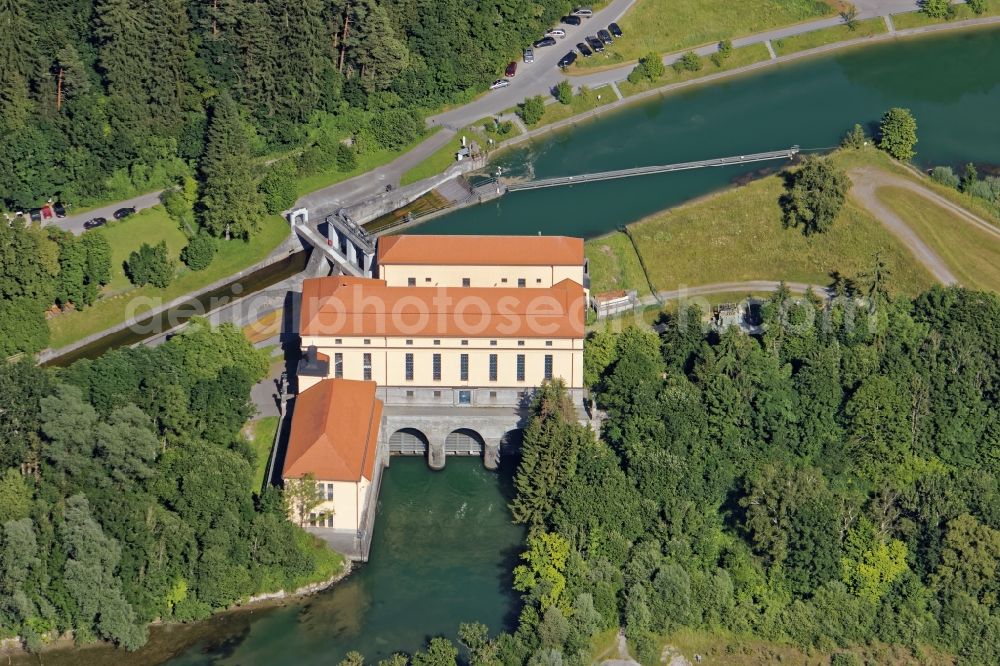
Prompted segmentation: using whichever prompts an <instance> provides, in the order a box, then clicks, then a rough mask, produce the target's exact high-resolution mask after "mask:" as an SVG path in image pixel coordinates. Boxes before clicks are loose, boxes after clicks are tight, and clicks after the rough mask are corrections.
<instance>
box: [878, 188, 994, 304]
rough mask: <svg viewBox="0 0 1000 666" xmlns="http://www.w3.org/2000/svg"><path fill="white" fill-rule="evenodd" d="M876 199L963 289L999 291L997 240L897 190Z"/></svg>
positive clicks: (886, 191)
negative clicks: (918, 240)
mask: <svg viewBox="0 0 1000 666" xmlns="http://www.w3.org/2000/svg"><path fill="white" fill-rule="evenodd" d="M875 194H876V196H877V197H878V198H879V199H880V200H881V201H882V202H883V203H884V204H885V205H887V206H888V207H889V208H891V209H892V210H893V212H895V213H896V214H897V215H899V216H900V217H901V218H903V220H905V221H906V223H907V224H908V225H909V226H910V228H911V229H913V231H914V232H916V234H917V235H918V236H920V238H921V239H923V241H924V242H925V243H927V245H929V246H930V248H931V249H932V250H934V252H935V253H937V255H938V256H940V257H941V258H942V259H943V260H944V262H945V263H946V264H948V268H950V269H951V271H952V272H953V273H954V274H955V276H956V277H957V278H958V279H959V281H960V282H961V283H962V284H963V285H964V286H966V287H970V288H973V289H982V290H989V291H995V292H1000V238H997V237H996V236H994V235H992V234H990V233H987V232H986V231H984V230H982V229H980V228H979V227H977V226H976V225H974V224H972V223H970V222H967V221H965V220H963V219H961V218H959V217H958V216H956V215H955V214H953V213H951V212H950V211H948V210H947V209H945V208H942V207H941V206H938V205H937V204H935V203H933V202H931V201H928V200H927V199H924V198H923V197H920V196H918V195H916V194H914V193H913V192H910V191H909V190H905V189H903V188H898V187H880V188H879V189H877V190H876V191H875Z"/></svg>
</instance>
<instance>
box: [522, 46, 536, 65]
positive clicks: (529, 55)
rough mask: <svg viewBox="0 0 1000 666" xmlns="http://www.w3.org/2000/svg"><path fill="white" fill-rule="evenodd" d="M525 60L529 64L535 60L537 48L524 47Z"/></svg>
mask: <svg viewBox="0 0 1000 666" xmlns="http://www.w3.org/2000/svg"><path fill="white" fill-rule="evenodd" d="M524 62H525V64H527V65H530V64H531V63H533V62H535V50H534V49H524Z"/></svg>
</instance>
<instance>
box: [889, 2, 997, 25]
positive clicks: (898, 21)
mask: <svg viewBox="0 0 1000 666" xmlns="http://www.w3.org/2000/svg"><path fill="white" fill-rule="evenodd" d="M985 3H986V10H985V11H984V12H983V13H982V14H976V13H975V12H974V11H972V8H971V7H969V6H968V5H966V4H961V5H952V8H953V9H954V14H953V15H952V16H951V17H949V18H932V17H930V16H928V15H927V14H925V13H923V12H906V13H904V14H893V15H892V24H893V25H894V26H896V30H906V29H907V28H920V27H922V26H925V25H935V24H937V23H947V22H948V21H965V20H967V19H974V18H981V17H983V16H996V15H998V14H1000V0H985Z"/></svg>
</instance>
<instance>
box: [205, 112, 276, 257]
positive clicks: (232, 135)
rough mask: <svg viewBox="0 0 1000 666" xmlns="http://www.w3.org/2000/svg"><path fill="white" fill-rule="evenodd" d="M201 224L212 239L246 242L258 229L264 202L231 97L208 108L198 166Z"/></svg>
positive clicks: (247, 143)
mask: <svg viewBox="0 0 1000 666" xmlns="http://www.w3.org/2000/svg"><path fill="white" fill-rule="evenodd" d="M201 174H202V183H203V186H202V191H201V205H202V223H203V224H204V226H205V228H206V229H208V230H209V231H210V232H211V233H212V234H214V235H216V236H224V237H226V238H227V239H228V238H230V237H231V236H237V237H240V238H248V237H249V236H250V235H251V234H253V232H255V231H256V230H257V229H258V227H259V225H260V218H261V217H262V216H263V215H264V202H263V199H262V197H261V195H260V193H259V192H258V191H257V183H256V182H255V178H254V174H253V171H252V168H251V152H250V142H249V140H248V138H247V132H246V129H245V128H244V126H243V122H242V120H241V119H240V115H239V109H238V108H237V106H236V103H235V102H234V101H233V99H232V97H230V96H229V94H228V93H226V92H223V93H221V94H220V95H219V97H218V98H217V99H216V101H215V105H214V106H213V107H212V119H211V122H210V123H209V126H208V141H207V145H206V148H205V156H204V158H203V159H202V163H201Z"/></svg>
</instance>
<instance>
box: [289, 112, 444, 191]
mask: <svg viewBox="0 0 1000 666" xmlns="http://www.w3.org/2000/svg"><path fill="white" fill-rule="evenodd" d="M440 129H441V127H434V128H432V129H430V130H428V131H427V132H426V133H424V134H423V135H422V136H420V137H419V138H417V139H416V140H414V141H413V142H412V143H409V144H407V145H405V146H403V147H402V148H399V149H398V150H388V149H384V150H379V151H376V152H374V153H369V154H367V155H358V166H357V167H356V168H355V169H353V170H351V171H336V170H331V171H324V172H322V173H314V174H312V175H311V176H304V177H302V178H299V179H298V180H297V181H296V184H295V185H296V191H297V192H298V193H299V195H300V196H301V195H303V194H308V193H310V192H315V191H316V190H319V189H322V188H324V187H326V186H328V185H333V184H334V183H339V182H341V181H344V180H347V179H348V178H354V177H355V176H360V175H361V174H363V173H366V172H368V171H371V170H372V169H377V168H378V167H380V166H382V165H384V164H388V163H389V162H391V161H393V160H394V159H396V158H397V157H399V156H400V155H402V154H403V153H408V152H410V151H411V150H413V148H415V147H416V146H418V145H420V144H421V143H423V142H424V141H426V140H427V139H428V138H430V137H431V136H432V135H433V134H434V133H436V132H437V131H438V130H440Z"/></svg>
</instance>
